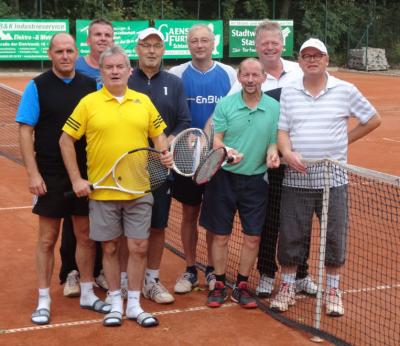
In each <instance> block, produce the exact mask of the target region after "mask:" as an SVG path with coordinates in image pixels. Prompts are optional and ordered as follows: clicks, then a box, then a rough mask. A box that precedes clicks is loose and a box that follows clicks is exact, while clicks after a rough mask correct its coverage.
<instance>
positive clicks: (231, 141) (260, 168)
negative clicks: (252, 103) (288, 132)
mask: <svg viewBox="0 0 400 346" xmlns="http://www.w3.org/2000/svg"><path fill="white" fill-rule="evenodd" d="M278 119H279V103H278V102H277V101H276V100H274V99H273V98H271V97H269V96H267V95H265V94H264V93H262V97H261V100H260V102H259V103H258V105H257V107H256V108H254V109H251V108H249V107H247V106H246V104H245V103H244V101H243V98H242V93H241V92H238V93H236V94H232V95H230V96H226V97H224V98H223V99H221V100H220V101H219V102H218V104H217V107H216V108H215V111H214V114H213V121H214V124H215V131H216V132H224V140H223V141H224V143H225V145H227V146H228V147H231V148H234V149H236V150H237V151H239V152H240V153H242V154H243V159H242V161H241V162H240V163H238V164H234V165H229V164H227V165H225V166H224V167H223V169H225V170H227V171H229V172H233V173H237V174H244V175H255V174H261V173H264V172H265V171H266V170H267V167H266V165H265V160H266V156H267V150H268V147H269V145H270V144H274V143H276V132H277V127H278Z"/></svg>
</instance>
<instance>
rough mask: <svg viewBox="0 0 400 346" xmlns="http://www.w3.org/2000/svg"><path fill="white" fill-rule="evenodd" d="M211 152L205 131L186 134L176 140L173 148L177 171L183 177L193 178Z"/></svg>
mask: <svg viewBox="0 0 400 346" xmlns="http://www.w3.org/2000/svg"><path fill="white" fill-rule="evenodd" d="M208 150H209V145H208V139H207V136H206V135H205V134H204V132H203V131H200V130H198V131H197V130H193V131H189V132H185V133H184V134H183V135H181V136H180V137H179V138H177V139H176V141H175V144H174V148H173V152H172V154H173V159H174V166H175V167H174V168H175V170H176V171H177V172H178V173H179V174H182V175H185V176H192V175H193V174H194V172H195V171H196V169H197V167H198V166H199V164H200V162H202V161H203V160H204V159H205V157H206V155H207V153H208Z"/></svg>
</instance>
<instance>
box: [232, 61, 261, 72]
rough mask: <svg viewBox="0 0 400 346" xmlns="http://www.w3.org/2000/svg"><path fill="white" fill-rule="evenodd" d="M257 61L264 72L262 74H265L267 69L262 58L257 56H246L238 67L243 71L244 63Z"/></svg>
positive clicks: (239, 70)
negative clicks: (259, 58)
mask: <svg viewBox="0 0 400 346" xmlns="http://www.w3.org/2000/svg"><path fill="white" fill-rule="evenodd" d="M251 61H252V62H255V63H257V64H258V65H260V70H261V72H262V74H265V69H264V65H263V64H262V63H261V61H260V60H258V59H257V58H246V59H244V60H243V61H242V62H241V63H240V64H239V68H238V72H239V73H241V72H242V67H243V65H244V64H246V63H248V62H251Z"/></svg>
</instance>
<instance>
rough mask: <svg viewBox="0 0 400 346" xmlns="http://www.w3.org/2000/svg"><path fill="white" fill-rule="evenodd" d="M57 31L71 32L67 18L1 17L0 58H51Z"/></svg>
mask: <svg viewBox="0 0 400 346" xmlns="http://www.w3.org/2000/svg"><path fill="white" fill-rule="evenodd" d="M57 32H69V22H68V20H67V19H0V60H49V58H48V56H47V49H48V48H49V42H50V39H51V37H52V36H53V35H54V34H55V33H57Z"/></svg>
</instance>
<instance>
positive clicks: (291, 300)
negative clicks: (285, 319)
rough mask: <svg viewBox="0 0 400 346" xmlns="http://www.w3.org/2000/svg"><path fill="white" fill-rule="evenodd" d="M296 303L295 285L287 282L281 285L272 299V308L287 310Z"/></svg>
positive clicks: (281, 310)
mask: <svg viewBox="0 0 400 346" xmlns="http://www.w3.org/2000/svg"><path fill="white" fill-rule="evenodd" d="M294 304H296V292H295V289H294V285H289V284H288V283H286V282H283V283H281V285H280V286H279V291H278V294H277V295H276V296H275V298H274V299H273V300H272V301H271V304H270V306H269V307H270V309H271V310H273V311H276V312H285V311H287V310H288V309H289V306H293V305H294Z"/></svg>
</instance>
